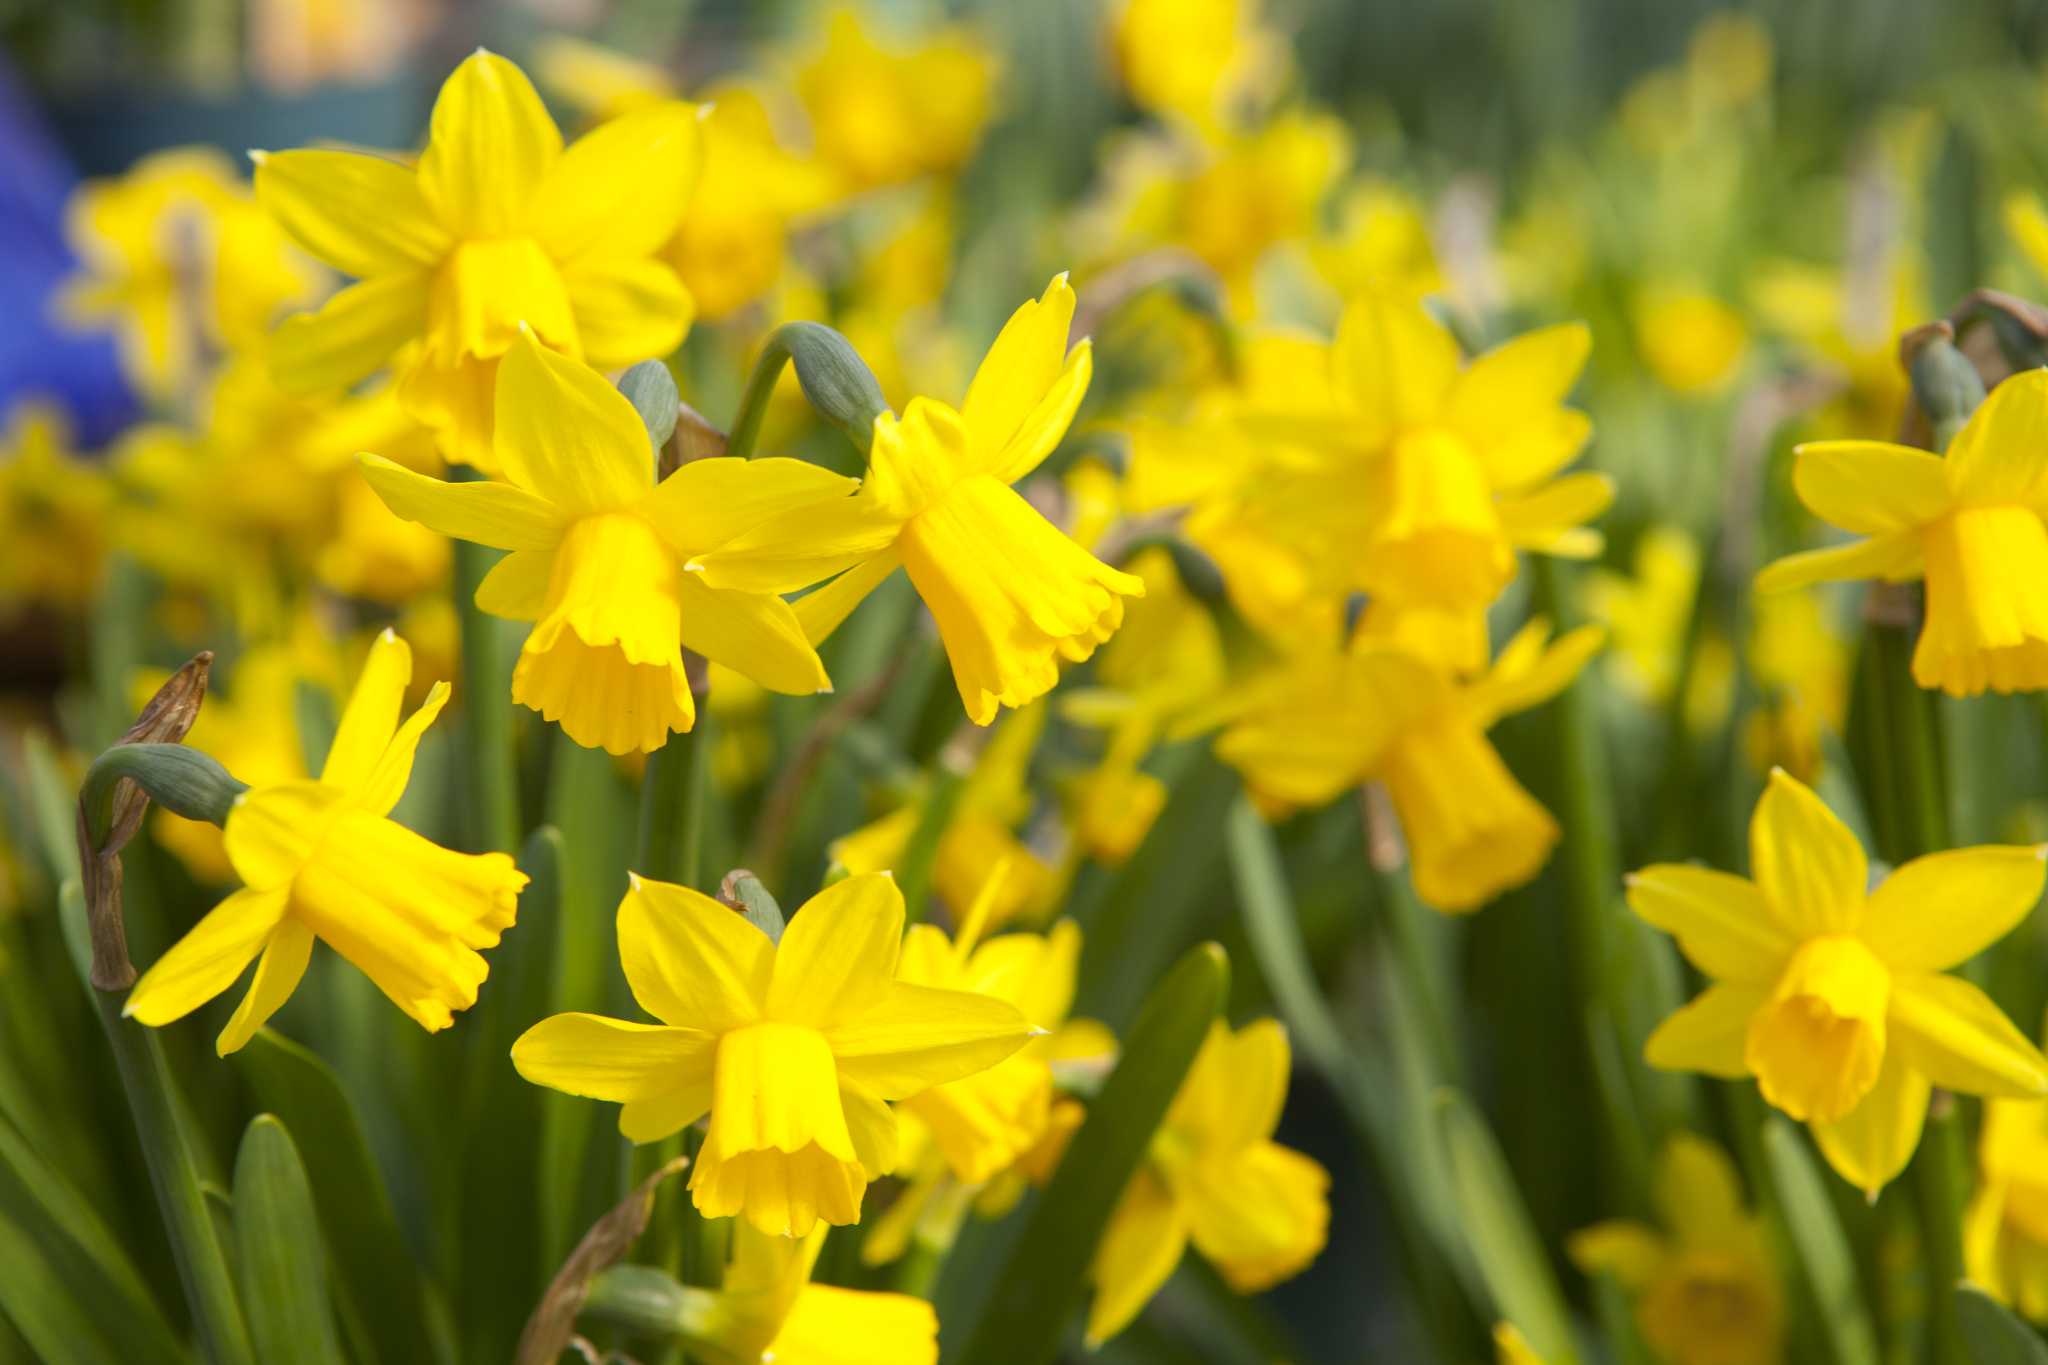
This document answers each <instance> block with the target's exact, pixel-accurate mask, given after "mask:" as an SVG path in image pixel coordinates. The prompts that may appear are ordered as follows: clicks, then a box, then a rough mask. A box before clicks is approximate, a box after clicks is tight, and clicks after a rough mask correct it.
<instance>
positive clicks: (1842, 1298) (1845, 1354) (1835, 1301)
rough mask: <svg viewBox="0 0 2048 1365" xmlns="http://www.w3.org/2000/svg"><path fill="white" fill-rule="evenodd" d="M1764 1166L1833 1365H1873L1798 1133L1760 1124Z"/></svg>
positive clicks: (1846, 1261)
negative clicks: (1776, 1196)
mask: <svg viewBox="0 0 2048 1365" xmlns="http://www.w3.org/2000/svg"><path fill="white" fill-rule="evenodd" d="M1763 1147H1764V1161H1765V1164H1766V1165H1767V1166H1768V1167H1769V1168H1770V1174H1771V1185H1772V1186H1773V1188H1774V1189H1775V1190H1776V1191H1777V1195H1778V1206H1779V1207H1780V1208H1781V1209H1782V1210H1783V1211H1784V1215H1785V1232H1786V1235H1787V1237H1788V1238H1789V1239H1790V1240H1791V1243H1792V1249H1793V1251H1794V1253H1795V1254H1796V1255H1797V1257H1798V1260H1799V1264H1800V1266H1801V1268H1802V1270H1803V1271H1804V1275H1805V1279H1806V1284H1807V1288H1808V1289H1809V1290H1810V1291H1811V1292H1812V1295H1813V1302H1814V1307H1815V1309H1816V1311H1817V1312H1818V1314H1819V1316H1820V1322H1821V1327H1822V1330H1823V1332H1824V1333H1825V1335H1826V1337H1827V1340H1828V1348H1829V1352H1830V1354H1831V1355H1832V1356H1833V1358H1834V1360H1835V1365H1876V1362H1877V1359H1878V1353H1877V1333H1876V1332H1875V1331H1874V1330H1873V1329H1872V1327H1871V1325H1870V1314H1869V1312H1868V1311H1867V1310H1866V1309H1865V1308H1864V1306H1863V1296H1862V1292H1861V1290H1860V1289H1859V1288H1858V1286H1857V1282H1856V1263H1855V1260H1854V1259H1853V1257H1852V1255H1851V1253H1850V1250H1849V1241H1848V1239H1847V1238H1846V1237H1844V1236H1843V1235H1842V1225H1841V1224H1840V1223H1839V1222H1837V1221H1836V1219H1835V1210H1834V1205H1833V1204H1831V1203H1830V1202H1829V1200H1828V1192H1827V1188H1826V1186H1825V1185H1823V1184H1822V1183H1821V1174H1820V1172H1819V1170H1817V1169H1816V1168H1815V1167H1814V1164H1813V1157H1812V1155H1811V1154H1810V1153H1809V1152H1808V1151H1807V1150H1806V1143H1805V1140H1804V1139H1802V1138H1801V1137H1800V1135H1799V1132H1798V1130H1796V1129H1795V1128H1793V1127H1792V1125H1791V1124H1789V1123H1787V1122H1785V1120H1783V1119H1781V1118H1777V1117H1775V1116H1774V1117H1772V1118H1769V1119H1766V1120H1765V1121H1764V1135H1763Z"/></svg>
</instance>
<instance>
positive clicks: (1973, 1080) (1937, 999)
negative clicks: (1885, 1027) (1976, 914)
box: [1889, 973, 2048, 1099]
mask: <svg viewBox="0 0 2048 1365" xmlns="http://www.w3.org/2000/svg"><path fill="white" fill-rule="evenodd" d="M1889 1022H1890V1024H1891V1034H1892V1039H1893V1046H1894V1047H1898V1048H1903V1049H1904V1050H1905V1056H1906V1060H1907V1061H1908V1062H1910V1063H1911V1064H1912V1066H1913V1068H1914V1069H1915V1070H1917V1071H1920V1072H1922V1073H1924V1074H1925V1075H1926V1076H1927V1078H1928V1079H1929V1080H1931V1081H1933V1082H1934V1084H1936V1085H1938V1086H1941V1087H1943V1088H1944V1089H1947V1090H1957V1091H1961V1092H1962V1093H1964V1094H1967V1095H1998V1096H2004V1097H2007V1098H2010V1099H2023V1098H2035V1097H2038V1096H2041V1095H2048V1058H2043V1057H2042V1056H2041V1052H2040V1050H2039V1049H2038V1048H2036V1047H2035V1046H2034V1045H2033V1044H2032V1043H2030V1042H2028V1041H2027V1039H2026V1035H2024V1034H2022V1033H2021V1032H2020V1031H2019V1030H2018V1029H2016V1028H2014V1027H2013V1024H2012V1021H2011V1020H2010V1019H2007V1018H2006V1017H2005V1014H2004V1013H2003V1011H2001V1010H2000V1009H1999V1008H1998V1006H1997V1005H1995V1004H1993V1003H1992V1001H1991V997H1990V996H1988V995H1986V994H1984V992H1983V991H1981V990H1978V989H1977V988H1976V987H1975V986H1973V985H1971V984H1970V983H1969V982H1967V981H1965V980H1963V979H1962V978H1961V977H1955V976H1942V975H1940V974H1938V973H1931V974H1928V975H1925V976H1900V977H1898V978H1896V979H1895V980H1894V981H1893V983H1892V1002H1891V1017H1890V1020H1889Z"/></svg>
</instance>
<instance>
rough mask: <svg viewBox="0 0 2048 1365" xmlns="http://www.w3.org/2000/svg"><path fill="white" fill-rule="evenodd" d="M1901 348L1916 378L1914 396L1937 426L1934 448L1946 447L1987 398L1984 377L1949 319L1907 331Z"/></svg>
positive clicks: (1913, 377)
mask: <svg viewBox="0 0 2048 1365" xmlns="http://www.w3.org/2000/svg"><path fill="white" fill-rule="evenodd" d="M1900 348H1901V349H1902V350H1903V351H1904V352H1905V355H1906V369H1907V373H1908V374H1909V375H1911V377H1912V380H1913V400H1914V401H1915V402H1916V403H1918V404H1919V405H1920V410H1921V411H1922V412H1924V413H1926V414H1927V422H1928V425H1929V427H1931V428H1932V429H1933V433H1934V448H1935V449H1936V450H1945V449H1947V448H1948V443H1949V441H1950V440H1951V439H1952V438H1953V437H1954V436H1955V434H1956V433H1957V432H1958V431H1961V430H1962V429H1963V424H1964V423H1965V422H1967V421H1969V420H1970V414H1971V413H1973V412H1975V411H1976V410H1977V405H1978V404H1979V403H1982V402H1983V401H1984V380H1983V377H1982V376H1981V375H1979V374H1978V373H1977V367H1976V366H1975V365H1974V364H1972V363H1971V362H1970V358H1969V357H1968V356H1966V355H1964V354H1963V353H1962V352H1961V351H1960V350H1958V349H1957V348H1956V344H1955V329H1954V328H1953V327H1951V326H1949V325H1948V324H1947V323H1945V322H1938V323H1932V324H1930V325H1929V326H1927V327H1924V328H1920V329H1918V330H1916V331H1914V332H1909V333H1907V335H1906V336H1905V338H1903V339H1902V340H1901V342H1900Z"/></svg>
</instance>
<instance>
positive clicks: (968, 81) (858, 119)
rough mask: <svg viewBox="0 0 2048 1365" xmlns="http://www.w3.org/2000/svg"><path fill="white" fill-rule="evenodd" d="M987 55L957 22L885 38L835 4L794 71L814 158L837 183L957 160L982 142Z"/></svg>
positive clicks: (880, 181) (868, 182) (943, 167)
mask: <svg viewBox="0 0 2048 1365" xmlns="http://www.w3.org/2000/svg"><path fill="white" fill-rule="evenodd" d="M995 76H996V64H995V59H994V57H993V56H991V55H990V53H989V52H988V50H987V49H986V48H984V47H983V46H982V45H981V44H980V43H978V42H976V41H975V40H974V39H973V38H972V37H971V36H970V35H969V34H968V33H967V32H966V31H965V30H964V29H954V28H946V29H937V30H933V31H930V32H928V33H926V34H925V35H924V36H923V39H922V41H920V42H919V44H918V45H917V46H916V47H914V48H911V49H909V50H892V49H890V48H886V47H883V46H882V45H881V44H880V43H878V42H876V41H875V38H874V36H873V35H872V34H870V33H869V32H868V31H867V29H866V28H864V27H863V26H862V24H861V19H860V15H859V13H858V12H857V11H856V10H854V9H852V8H850V7H841V8H838V9H835V10H833V11H832V16H831V18H830V19H828V20H827V21H826V25H825V41H824V44H823V46H822V47H821V48H820V49H819V50H818V51H816V52H815V53H813V54H811V55H810V56H809V57H808V58H807V59H805V60H804V61H803V62H802V63H801V64H800V65H799V66H798V68H797V70H796V73H795V87H796V93H797V98H798V99H800V100H802V101H803V105H804V109H805V111H806V112H807V113H808V114H809V115H810V119H811V129H812V136H813V137H814V138H815V139H816V143H817V154H818V158H819V160H820V161H821V162H822V163H823V164H824V165H825V166H826V167H828V168H829V169H830V170H831V171H832V172H833V173H834V175H835V176H836V177H837V178H838V180H839V182H840V186H841V189H842V192H843V193H846V194H858V193H861V192H862V191H865V190H871V189H876V188H879V187H881V186H884V185H896V184H901V183H902V182H904V181H906V180H911V179H914V178H915V177H917V176H920V175H927V174H934V173H945V172H948V171H953V170H957V169H959V167H960V166H961V165H963V164H964V163H965V162H966V160H967V158H968V157H970V156H971V155H973V153H974V149H975V147H977V146H978V145H979V144H980V142H981V134H982V129H983V127H984V126H985V125H986V124H987V122H988V117H989V113H990V110H991V108H992V103H993V95H994V87H995Z"/></svg>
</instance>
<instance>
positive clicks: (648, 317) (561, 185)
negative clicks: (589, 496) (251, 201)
mask: <svg viewBox="0 0 2048 1365" xmlns="http://www.w3.org/2000/svg"><path fill="white" fill-rule="evenodd" d="M698 141H699V139H698V126H697V111H696V110H695V109H694V108H692V107H691V106H689V105H686V104H683V103H680V102H676V101H670V102H666V103H662V104H657V105H653V106H651V107H648V108H646V109H642V110H639V111H637V112H635V113H632V114H628V115H626V116H624V117H622V118H618V119H614V120H613V121H612V122H610V123H607V124H605V125H604V126H603V127H601V128H599V129H597V130H596V131H594V132H592V133H590V134H588V135H587V136H585V137H583V138H581V139H580V140H578V141H577V142H576V143H575V144H574V145H572V146H570V147H568V148H567V149H566V150H565V149H564V148H563V146H562V135H561V133H560V132H559V131H558V130H557V129H556V127H555V124H554V121H553V120H552V119H550V118H549V117H548V113H547V110H546V109H545V108H544V107H543V106H542V105H541V102H540V97H539V96H538V95H536V94H535V93H534V90H533V86H532V85H531V84H530V83H529V82H528V81H527V79H526V76H525V74H524V73H523V72H521V71H520V70H519V68H518V67H516V66H514V65H513V64H512V63H511V62H508V61H506V60H505V59H504V58H503V57H499V56H496V55H494V54H492V53H489V52H484V51H478V52H477V53H476V54H475V55H473V56H471V57H469V58H467V59H466V60H464V61H463V63H462V64H461V65H460V66H458V67H456V68H455V71H454V73H453V74H452V75H450V76H449V78H448V80H447V83H446V84H445V85H443V86H442V87H441V94H440V98H439V99H438V100H436V101H435V103H434V113H433V121H432V126H431V131H430V134H429V137H428V140H427V147H426V150H425V151H424V152H423V153H421V155H420V158H419V161H418V162H417V164H415V165H406V164H404V163H402V162H399V161H393V160H387V159H385V158H383V157H380V156H370V155H366V154H363V153H360V152H346V151H289V152H272V153H266V154H262V155H260V156H259V157H258V159H257V164H256V193H257V196H258V198H260V199H261V200H262V202H263V205H264V207H266V208H267V209H269V210H270V212H271V214H272V215H273V216H274V217H275V218H276V219H277V221H278V223H279V225H281V226H282V227H283V228H284V230H285V231H286V232H288V233H290V234H291V235H292V237H293V238H294V239H295V240H296V241H298V243H299V244H300V245H302V246H304V247H305V248H306V250H308V251H310V252H312V253H313V254H314V255H315V256H317V257H319V258H320V259H321V260H324V261H326V262H327V263H328V264H330V265H332V266H334V267H335V268H336V269H337V270H340V271H341V272H343V273H344V274H347V275H352V276H354V277H356V279H357V281H358V283H356V284H353V285H351V286H349V287H348V288H346V289H344V290H342V291H341V292H340V293H338V294H336V295H335V296H334V297H333V298H331V299H329V300H328V301H327V303H326V304H325V305H324V306H323V307H322V308H321V309H320V310H319V311H318V312H317V313H312V314H305V315H301V316H298V317H294V318H291V319H289V320H288V321H287V322H286V323H285V324H284V326H283V327H281V328H280V329H279V330H278V332H277V335H276V336H275V337H274V338H273V340H272V346H271V364H272V366H273V368H274V369H275V370H276V372H277V375H278V377H279V380H280V381H281V382H283V383H285V384H286V385H288V386H289V387H292V388H294V389H300V390H321V389H335V388H346V387H348V386H349V385H352V384H354V383H356V382H357V381H358V380H360V379H362V378H364V377H365V376H367V375H369V374H371V373H373V372H375V371H376V370H378V369H380V368H382V367H383V366H384V365H385V364H386V363H387V362H389V361H391V360H392V358H393V356H394V355H398V354H399V352H400V351H401V350H403V352H404V354H403V356H401V357H400V359H399V362H398V397H399V401H400V402H401V403H403V404H404V405H405V408H406V411H408V412H410V413H411V414H412V415H413V416H414V417H415V418H416V419H418V420H419V421H421V422H424V423H426V424H427V425H428V426H430V427H432V428H433V429H434V431H435V433H436V434H437V435H438V437H439V438H440V440H441V443H442V449H443V451H444V453H445V454H446V455H447V456H448V458H449V459H451V460H460V461H463V462H465V463H468V464H474V465H478V466H481V467H484V468H492V467H493V464H492V454H493V444H492V439H491V418H492V413H493V406H492V394H493V390H494V382H495V378H496V373H497V368H498V361H499V359H500V357H502V356H504V355H505V354H506V353H507V352H508V351H509V350H510V349H511V348H512V346H513V343H514V342H515V341H516V340H517V339H518V337H519V333H520V329H521V327H522V325H523V326H525V327H530V328H531V329H532V330H533V331H534V332H535V333H536V334H537V335H538V336H539V337H540V338H541V340H542V341H543V342H545V343H546V344H547V345H548V346H550V347H552V348H554V349H555V350H558V351H561V352H562V353H564V354H566V355H570V356H574V357H576V358H578V359H582V360H586V361H588V362H589V363H590V364H591V365H593V366H596V367H597V368H600V369H610V368H614V367H618V366H623V365H629V364H632V363H633V362H635V361H639V360H645V359H648V358H650V357H653V356H661V355H666V354H667V353H668V352H669V351H672V350H674V349H675V347H676V346H677V345H678V344H679V343H680V342H681V341H682V339H683V334H684V333H685V332H686V331H687V330H688V328H689V323H690V315H691V304H690V297H689V295H688V293H686V292H685V291H684V289H683V286H682V282H681V281H680V280H678V279H677V278H676V275H675V272H674V271H673V270H672V269H670V268H669V267H668V266H667V265H665V264H663V263H662V262H661V261H660V260H658V259H656V253H657V252H658V251H659V250H660V249H661V247H662V245H663V243H665V242H667V241H668V239H669V238H670V237H671V236H673V235H674V233H675V230H676V226H677V224H678V223H679V222H680V221H681V220H682V216H683V211H684V208H685V206H686V205H687V204H688V203H689V200H690V194H691V191H692V190H693V189H694V187H695V185H696V179H697V162H698V155H699V147H698Z"/></svg>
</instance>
